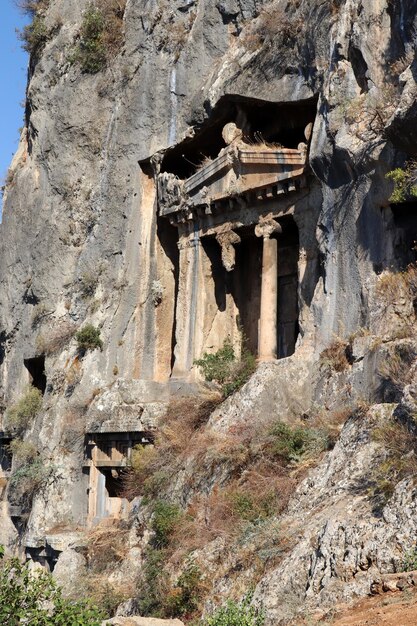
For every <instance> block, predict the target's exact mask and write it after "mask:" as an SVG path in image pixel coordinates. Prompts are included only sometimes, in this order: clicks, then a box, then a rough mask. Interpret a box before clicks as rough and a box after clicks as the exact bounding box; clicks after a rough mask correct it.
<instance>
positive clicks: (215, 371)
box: [194, 339, 256, 397]
mask: <svg viewBox="0 0 417 626" xmlns="http://www.w3.org/2000/svg"><path fill="white" fill-rule="evenodd" d="M242 343H243V344H244V343H245V342H244V341H243V342H242ZM194 363H195V364H196V365H198V367H200V368H201V370H202V372H203V374H204V378H205V379H206V380H207V381H209V382H211V381H214V382H216V383H218V384H219V385H220V386H221V389H222V393H223V395H224V397H227V396H230V395H231V394H232V393H233V392H234V391H236V390H237V389H240V387H242V385H244V384H245V383H246V381H247V380H248V378H249V377H250V376H251V374H253V372H254V371H255V367H256V361H255V357H254V356H253V354H252V353H251V352H250V351H249V350H248V349H247V348H246V347H245V346H243V349H242V354H241V357H240V359H239V358H238V357H237V356H236V354H235V351H234V348H233V346H232V343H231V341H230V339H226V340H225V342H224V344H223V346H222V347H221V348H220V349H219V350H217V352H214V353H212V354H210V353H208V352H205V353H204V354H203V356H202V357H201V359H198V360H197V361H194Z"/></svg>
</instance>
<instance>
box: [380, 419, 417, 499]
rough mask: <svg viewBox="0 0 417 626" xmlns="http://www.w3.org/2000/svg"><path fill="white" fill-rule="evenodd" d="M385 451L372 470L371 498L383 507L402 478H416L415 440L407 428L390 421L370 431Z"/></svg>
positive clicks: (416, 448) (416, 457)
mask: <svg viewBox="0 0 417 626" xmlns="http://www.w3.org/2000/svg"><path fill="white" fill-rule="evenodd" d="M373 438H374V440H375V441H377V442H378V443H380V444H381V446H382V447H383V449H384V455H385V456H384V459H383V460H382V461H381V462H380V463H378V464H377V465H376V466H375V468H374V471H373V475H372V479H373V481H374V488H373V490H374V495H375V496H377V498H379V499H381V503H382V504H385V503H386V502H387V501H388V500H389V498H390V497H391V496H392V494H393V493H394V490H395V487H396V485H397V484H398V483H399V482H400V481H401V480H403V479H404V478H409V477H416V476H417V455H416V452H417V438H416V435H415V434H413V433H412V432H410V430H409V429H408V428H407V426H406V425H404V424H402V423H400V422H398V421H396V420H391V421H389V422H387V423H386V424H384V425H383V426H381V427H379V428H376V429H375V430H374V432H373Z"/></svg>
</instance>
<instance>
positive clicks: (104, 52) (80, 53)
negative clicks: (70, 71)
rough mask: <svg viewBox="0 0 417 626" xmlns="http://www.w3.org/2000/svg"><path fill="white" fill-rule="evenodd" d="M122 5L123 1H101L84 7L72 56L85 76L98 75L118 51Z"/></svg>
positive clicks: (121, 36)
mask: <svg viewBox="0 0 417 626" xmlns="http://www.w3.org/2000/svg"><path fill="white" fill-rule="evenodd" d="M125 6H126V2H125V0H102V1H101V2H100V3H91V4H90V5H89V6H88V7H87V9H86V11H85V13H84V17H83V21H82V24H81V29H80V36H79V41H78V44H77V46H76V48H75V50H74V52H73V54H72V56H71V61H72V62H75V63H77V64H78V65H79V66H80V67H81V70H82V71H83V72H85V73H86V74H96V73H97V72H100V71H101V70H102V69H104V68H105V67H106V65H107V63H108V62H109V61H110V60H111V59H112V58H113V57H114V56H115V55H116V54H117V53H118V51H119V50H120V48H121V46H122V44H123V16H124V11H125Z"/></svg>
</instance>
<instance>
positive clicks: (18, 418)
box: [6, 387, 42, 433]
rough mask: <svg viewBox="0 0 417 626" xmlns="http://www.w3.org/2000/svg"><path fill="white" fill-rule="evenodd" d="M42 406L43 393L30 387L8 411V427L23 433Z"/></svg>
mask: <svg viewBox="0 0 417 626" xmlns="http://www.w3.org/2000/svg"><path fill="white" fill-rule="evenodd" d="M41 408H42V393H41V392H40V391H39V389H36V388H35V387H28V388H27V390H26V391H25V393H24V394H23V395H22V396H21V397H20V399H19V400H18V401H17V402H16V404H13V405H12V406H11V407H10V408H9V409H8V410H7V411H6V425H7V428H9V429H11V430H13V431H15V432H17V433H22V432H23V431H24V430H26V428H27V427H28V426H29V424H30V423H31V421H33V420H34V419H35V417H36V416H37V414H38V413H39V411H40V410H41Z"/></svg>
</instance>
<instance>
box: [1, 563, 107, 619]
mask: <svg viewBox="0 0 417 626" xmlns="http://www.w3.org/2000/svg"><path fill="white" fill-rule="evenodd" d="M2 552H3V553H4V551H2ZM1 556H2V555H1ZM104 618H105V616H104V615H103V614H102V613H101V611H99V610H98V609H97V608H96V607H94V606H91V605H90V604H89V603H88V602H73V601H71V600H66V599H64V598H63V596H62V591H61V589H60V588H59V587H58V586H57V584H56V583H55V582H54V580H53V578H52V577H51V576H50V575H49V574H46V573H41V574H37V575H36V576H35V575H33V573H31V572H30V571H29V566H28V564H25V565H22V564H21V563H20V562H19V560H18V559H6V560H4V561H3V562H2V564H1V566H0V623H1V624H7V626H19V625H21V624H33V625H35V624H36V625H37V626H100V624H101V622H102V620H103V619H104Z"/></svg>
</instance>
